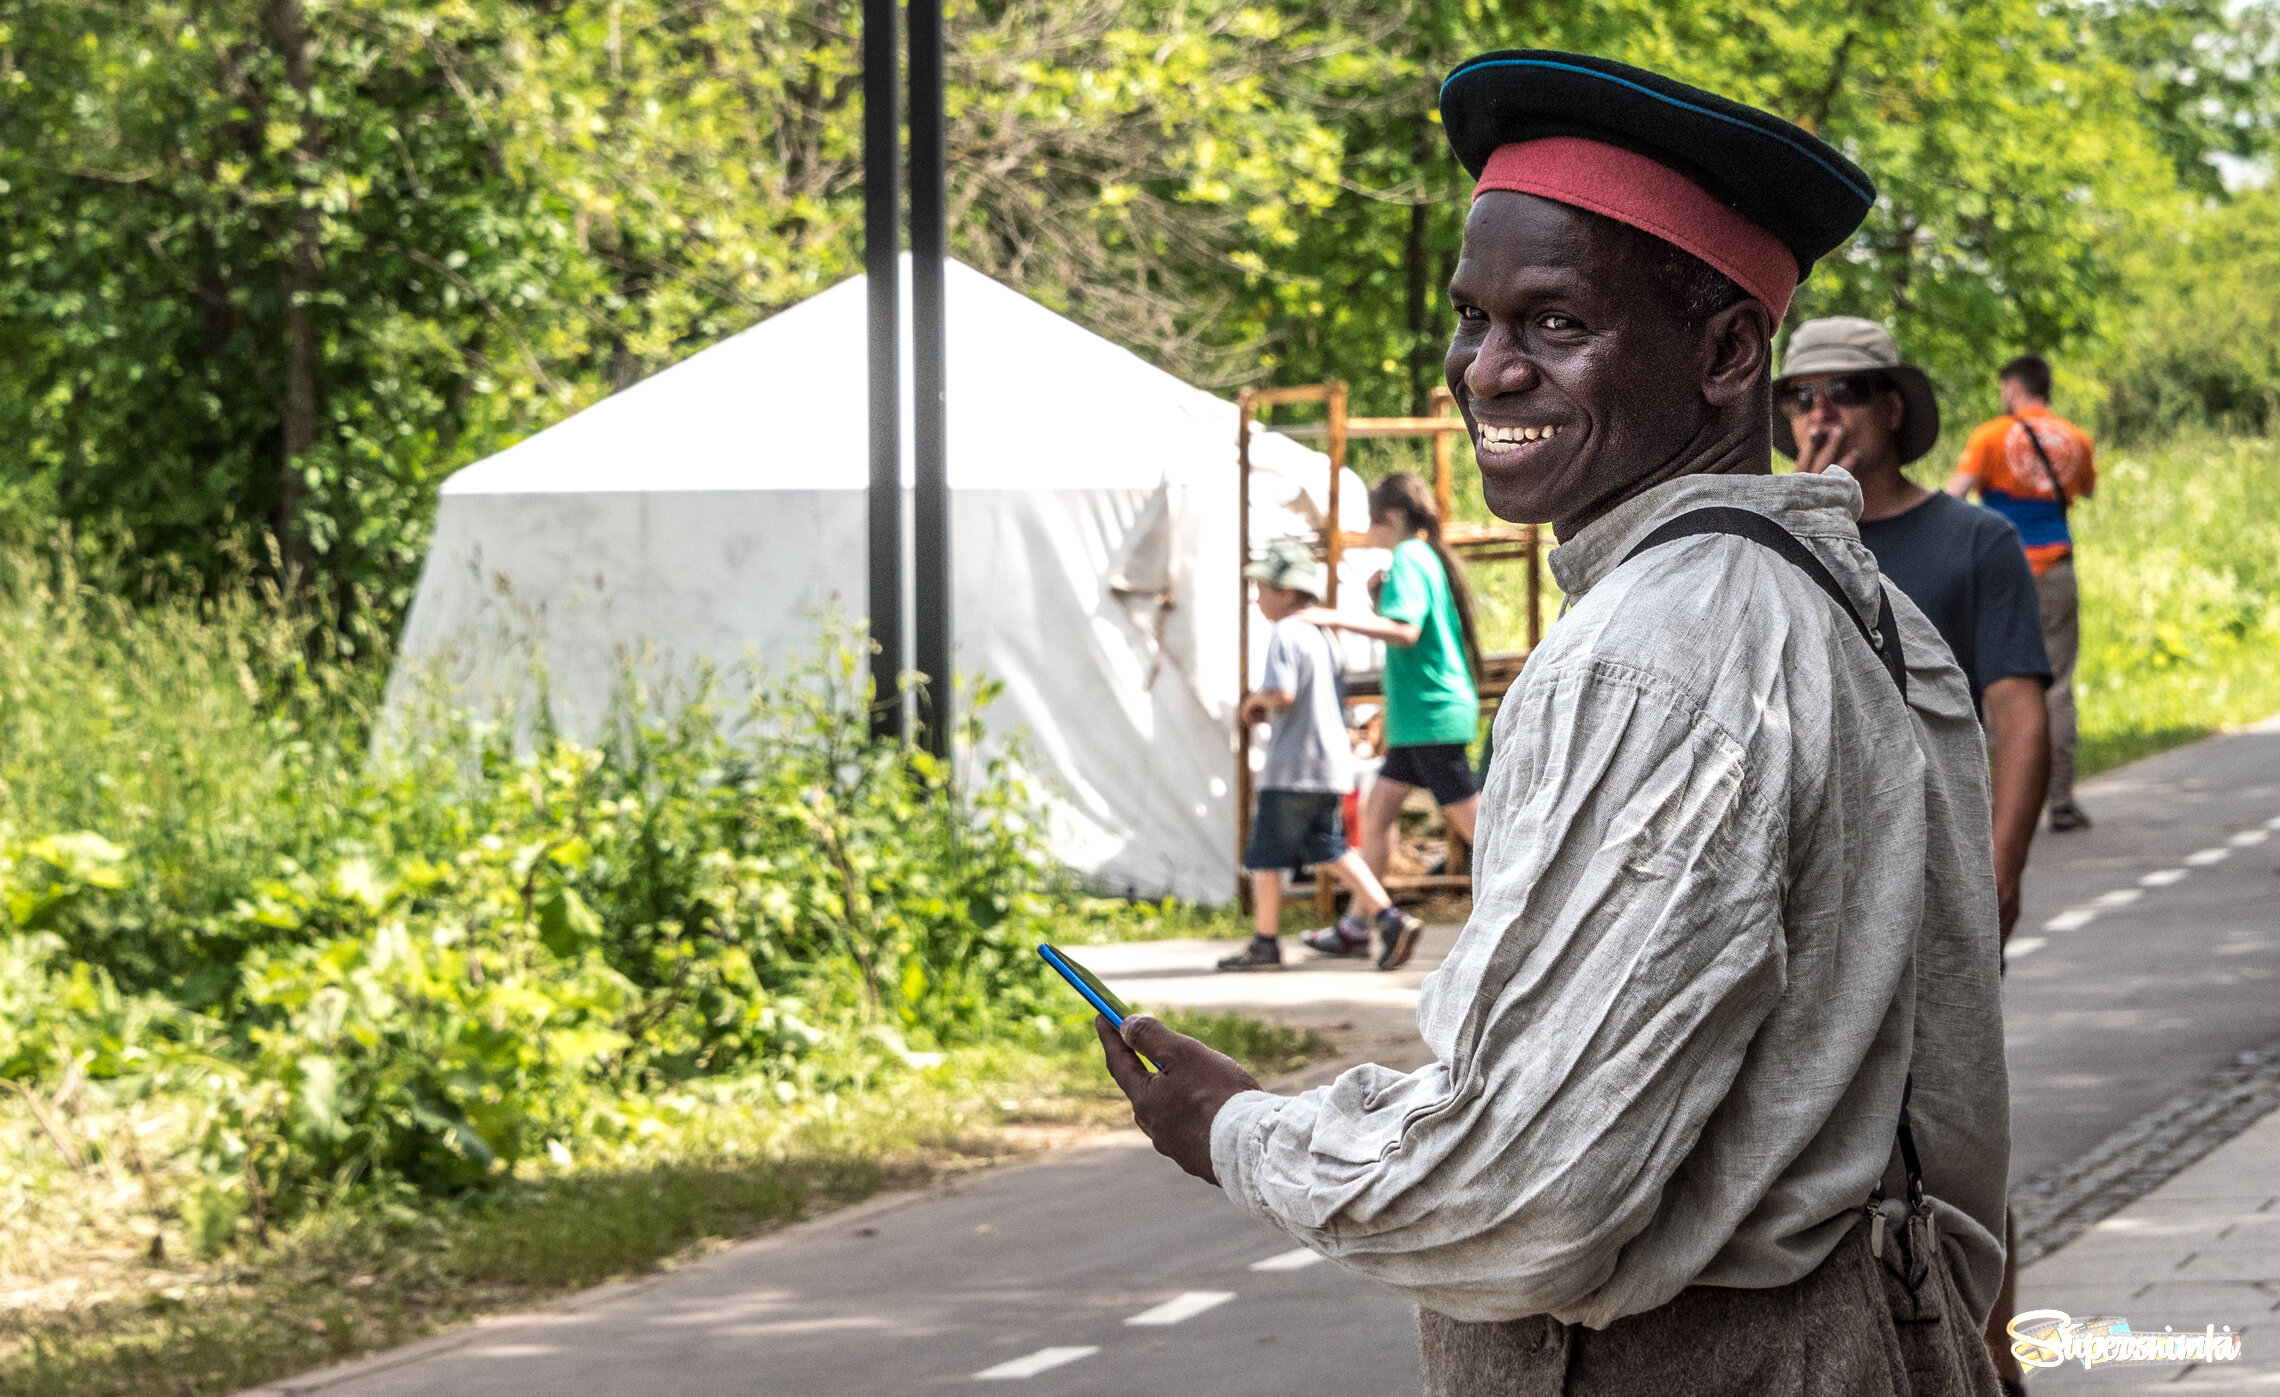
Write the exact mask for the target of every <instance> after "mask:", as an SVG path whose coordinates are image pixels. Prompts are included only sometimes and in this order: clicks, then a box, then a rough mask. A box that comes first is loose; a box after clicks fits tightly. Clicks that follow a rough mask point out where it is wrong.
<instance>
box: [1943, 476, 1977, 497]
mask: <svg viewBox="0 0 2280 1397" xmlns="http://www.w3.org/2000/svg"><path fill="white" fill-rule="evenodd" d="M1978 488H1979V477H1978V476H1976V475H1973V474H1972V473H1971V472H1969V471H1957V472H1956V473H1955V474H1954V475H1951V476H1949V477H1948V483H1947V492H1948V493H1949V494H1951V495H1953V496H1955V497H1956V498H1957V499H1959V500H1964V499H1969V498H1971V492H1972V491H1974V490H1976V489H1978Z"/></svg>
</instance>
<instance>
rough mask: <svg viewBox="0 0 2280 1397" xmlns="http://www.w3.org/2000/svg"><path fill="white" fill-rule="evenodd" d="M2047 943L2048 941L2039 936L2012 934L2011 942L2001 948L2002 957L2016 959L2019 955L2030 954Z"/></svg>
mask: <svg viewBox="0 0 2280 1397" xmlns="http://www.w3.org/2000/svg"><path fill="white" fill-rule="evenodd" d="M2049 944H2050V942H2049V941H2047V940H2045V939H2044V938H2042V937H2040V936H2014V937H2012V938H2011V944H2010V945H2008V946H2005V947H2004V948H2003V958H2004V959H2005V960H2017V959H2018V958H2019V957H2021V956H2031V955H2033V954H2034V953H2035V952H2037V951H2039V950H2041V949H2042V948H2043V947H2045V946H2048V945H2049Z"/></svg>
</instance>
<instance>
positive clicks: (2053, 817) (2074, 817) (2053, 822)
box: [2050, 801, 2090, 834]
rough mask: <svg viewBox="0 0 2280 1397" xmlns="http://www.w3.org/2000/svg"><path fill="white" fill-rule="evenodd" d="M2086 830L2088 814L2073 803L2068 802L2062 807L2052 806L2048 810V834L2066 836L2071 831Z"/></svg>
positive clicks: (2088, 825) (2088, 819)
mask: <svg viewBox="0 0 2280 1397" xmlns="http://www.w3.org/2000/svg"><path fill="white" fill-rule="evenodd" d="M2088 828H2090V812H2089V811H2087V810H2084V809H2083V808H2082V807H2081V806H2079V805H2076V804H2075V803H2074V802H2073V801H2068V802H2067V803H2066V804H2064V805H2054V806H2052V807H2051V808H2050V832H2051V833H2052V834H2066V833H2068V832H2070V831H2072V830H2078V829H2088Z"/></svg>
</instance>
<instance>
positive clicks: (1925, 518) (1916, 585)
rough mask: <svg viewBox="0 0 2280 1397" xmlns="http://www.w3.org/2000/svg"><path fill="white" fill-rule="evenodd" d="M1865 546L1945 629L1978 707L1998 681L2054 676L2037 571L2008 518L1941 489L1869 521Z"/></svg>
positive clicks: (1864, 533) (1863, 535)
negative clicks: (1907, 507) (1897, 511)
mask: <svg viewBox="0 0 2280 1397" xmlns="http://www.w3.org/2000/svg"><path fill="white" fill-rule="evenodd" d="M1860 541H1861V542H1862V543H1865V544H1867V545H1868V551H1869V552H1871V553H1874V554H1875V555H1876V565H1877V567H1879V568H1880V569H1882V570H1883V572H1884V575H1885V576H1886V577H1889V578H1891V579H1892V580H1893V581H1894V582H1896V583H1898V584H1899V585H1900V590H1901V591H1903V592H1906V593H1907V594H1908V597H1909V600H1911V601H1913V602H1915V603H1916V605H1917V607H1918V608H1919V609H1920V610H1922V612H1923V613H1924V615H1926V616H1928V617H1930V618H1931V622H1932V624H1933V625H1934V626H1937V627H1939V632H1940V635H1941V636H1942V637H1944V638H1945V639H1946V641H1947V643H1948V649H1950V650H1952V651H1954V652H1955V662H1956V663H1957V664H1959V665H1961V666H1963V677H1964V678H1965V679H1968V680H1970V681H1971V701H1972V702H1973V703H1977V702H1979V698H1980V695H1982V694H1984V693H1986V692H1987V686H1988V685H1990V684H1992V683H1994V682H1995V681H1996V680H1998V679H2009V678H2011V677H2012V676H2013V675H2019V674H2033V675H2040V676H2041V677H2042V678H2044V679H2046V680H2047V679H2049V678H2050V656H2049V655H2048V653H2046V652H2045V651H2044V649H2043V633H2042V612H2041V610H2040V608H2039V607H2038V605H2037V603H2036V601H2035V575H2034V571H2033V569H2031V568H2029V567H2028V566H2027V554H2026V550H2025V549H2024V548H2022V547H2021V546H2020V544H2019V531H2018V530H2017V529H2014V528H2012V527H2011V523H2010V521H2009V520H2007V519H2005V518H2004V517H2003V516H2002V515H2000V514H1997V513H1996V512H1995V511H1993V510H1991V509H1981V508H1980V507H1979V506H1978V505H1975V504H1966V503H1965V502H1963V501H1962V500H1959V499H1957V498H1956V497H1955V496H1953V495H1949V494H1946V493H1944V492H1942V491H1938V490H1934V491H1933V492H1932V497H1931V498H1930V499H1928V500H1926V501H1924V502H1923V503H1922V504H1920V505H1917V506H1916V507H1915V508H1914V509H1911V510H1908V511H1906V512H1904V513H1901V514H1895V515H1893V516H1892V517H1891V518H1889V519H1877V520H1873V521H1872V520H1866V519H1864V520H1862V521H1861V525H1860Z"/></svg>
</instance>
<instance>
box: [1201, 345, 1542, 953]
mask: <svg viewBox="0 0 2280 1397" xmlns="http://www.w3.org/2000/svg"><path fill="white" fill-rule="evenodd" d="M1432 403H1433V407H1434V410H1435V415H1433V416H1431V417H1348V416H1347V415H1346V385H1345V384H1343V383H1315V384H1307V385H1305V386H1303V387H1295V388H1247V389H1244V390H1243V391H1242V392H1241V393H1239V394H1237V395H1236V399H1235V405H1236V409H1237V414H1238V425H1237V428H1236V437H1235V457H1236V461H1237V463H1238V467H1239V469H1240V471H1241V480H1240V486H1241V488H1240V489H1239V491H1238V493H1237V496H1236V498H1237V499H1238V500H1239V501H1240V503H1239V505H1238V522H1237V529H1236V536H1237V540H1238V541H1237V544H1236V547H1237V549H1238V554H1239V566H1238V567H1237V571H1236V584H1235V586H1236V596H1235V605H1236V615H1237V617H1238V618H1239V620H1238V623H1237V626H1236V645H1237V646H1238V651H1237V660H1236V663H1237V669H1236V674H1237V675H1238V676H1240V677H1239V678H1238V680H1237V687H1238V689H1239V691H1240V696H1241V697H1242V698H1249V697H1250V692H1251V689H1250V684H1251V586H1250V583H1249V581H1248V580H1247V579H1245V578H1244V577H1243V576H1242V567H1243V566H1247V565H1248V564H1249V563H1250V561H1251V430H1252V427H1253V425H1254V424H1255V423H1257V422H1258V420H1259V417H1260V415H1261V414H1262V413H1265V412H1269V411H1272V410H1273V409H1274V408H1277V407H1282V406H1286V405H1296V404H1320V405H1321V406H1322V407H1323V409H1324V420H1322V421H1320V422H1307V423H1293V424H1291V425H1289V426H1278V427H1275V428H1273V430H1274V431H1277V432H1279V433H1281V434H1282V435H1284V436H1286V437H1294V438H1297V439H1300V440H1308V441H1311V440H1319V441H1321V442H1322V443H1323V451H1324V453H1325V454H1326V455H1328V456H1329V458H1330V490H1329V500H1328V509H1327V511H1326V525H1325V527H1324V528H1323V529H1322V530H1321V531H1320V532H1318V533H1317V534H1316V536H1315V538H1314V547H1315V549H1316V551H1318V552H1320V553H1321V554H1322V555H1323V556H1324V558H1325V560H1326V561H1327V562H1328V564H1329V568H1330V582H1329V589H1328V594H1327V595H1326V596H1324V598H1323V604H1324V605H1326V606H1332V607H1335V606H1336V605H1337V604H1338V563H1339V560H1340V558H1342V557H1343V556H1344V554H1345V551H1346V550H1347V549H1349V548H1360V547H1366V546H1367V536H1366V535H1363V534H1356V533H1349V532H1346V531H1344V530H1342V529H1340V528H1339V527H1338V523H1339V519H1340V515H1339V509H1338V506H1339V498H1338V497H1339V491H1340V485H1341V478H1342V477H1343V476H1344V475H1345V470H1346V443H1347V442H1348V441H1349V440H1351V439H1353V438H1355V437H1397V438H1398V437H1409V438H1414V437H1430V438H1432V441H1433V493H1434V497H1435V499H1436V500H1437V502H1438V503H1439V505H1440V510H1441V519H1442V521H1443V523H1442V527H1441V540H1442V542H1443V543H1445V544H1447V545H1448V548H1449V551H1450V552H1452V553H1454V554H1456V555H1457V556H1458V557H1459V558H1461V559H1463V560H1464V561H1465V562H1466V563H1513V562H1520V563H1525V564H1526V565H1527V568H1528V576H1527V583H1528V622H1527V631H1526V634H1527V640H1528V647H1527V649H1525V650H1517V651H1513V650H1507V651H1498V652H1491V653H1487V654H1483V655H1482V656H1481V670H1482V674H1481V682H1480V686H1479V688H1480V702H1481V708H1482V711H1483V712H1493V711H1494V709H1495V707H1496V704H1497V703H1498V702H1499V701H1501V700H1502V699H1503V697H1504V695H1505V693H1506V692H1507V691H1508V690H1510V689H1511V687H1512V683H1513V681H1514V680H1515V679H1517V678H1518V677H1519V675H1520V667H1521V666H1522V665H1523V664H1525V663H1527V660H1528V655H1529V652H1530V651H1533V650H1534V649H1535V648H1536V645H1537V643H1538V642H1539V641H1541V640H1542V639H1543V620H1542V616H1543V607H1542V601H1543V569H1542V567H1541V563H1540V557H1539V555H1540V553H1541V542H1542V541H1541V537H1540V535H1539V534H1538V532H1537V526H1536V525H1534V524H1459V523H1451V522H1448V521H1449V514H1450V506H1451V503H1452V500H1453V490H1452V481H1451V468H1452V462H1451V457H1452V456H1453V454H1454V450H1455V445H1456V438H1457V437H1458V436H1460V435H1462V434H1463V433H1464V431H1465V430H1466V429H1465V423H1464V419H1463V418H1462V417H1460V416H1458V415H1457V412H1456V400H1455V399H1454V397H1452V396H1451V394H1450V393H1449V390H1447V389H1446V388H1436V389H1435V390H1433V395H1432ZM1382 679H1383V676H1382V675H1379V674H1372V673H1363V674H1351V675H1348V676H1346V700H1347V702H1348V703H1349V704H1350V703H1353V702H1354V701H1356V700H1359V699H1374V698H1382V697H1383V695H1384V692H1385V690H1384V686H1383V682H1382ZM1237 711H1238V713H1240V711H1241V705H1240V703H1238V705H1237ZM1235 730H1236V743H1235V748H1236V751H1235V858H1236V863H1237V866H1238V867H1240V866H1241V863H1242V857H1243V847H1244V845H1245V844H1246V843H1248V842H1249V840H1250V835H1251V805H1252V797H1253V794H1254V792H1253V788H1252V786H1253V783H1252V779H1251V725H1250V724H1248V723H1246V722H1243V721H1242V720H1241V718H1240V717H1238V718H1237V720H1236V723H1235ZM1468 852H1469V851H1468V850H1467V849H1466V847H1465V845H1464V841H1463V840H1462V839H1461V838H1460V837H1459V836H1458V835H1457V834H1456V832H1455V831H1454V830H1451V831H1450V832H1449V848H1448V856H1447V858H1446V859H1445V861H1444V867H1445V868H1446V869H1447V870H1448V871H1446V872H1444V873H1440V874H1428V875H1409V876H1402V877H1389V878H1387V879H1385V880H1384V881H1385V886H1386V890H1387V891H1388V892H1426V891H1439V890H1448V891H1459V890H1461V891H1467V892H1469V891H1470V890H1471V888H1472V878H1471V875H1470V874H1468V873H1464V872H1461V871H1460V870H1462V869H1464V868H1465V866H1466V861H1467V854H1468ZM1242 896H1243V900H1244V903H1245V905H1248V904H1249V901H1250V888H1249V886H1248V884H1245V885H1244V886H1243V891H1242ZM1333 896H1334V892H1333V889H1332V885H1331V880H1330V879H1328V878H1324V877H1317V878H1316V879H1315V880H1314V903H1315V908H1316V910H1317V912H1318V913H1319V914H1320V915H1321V916H1322V917H1323V918H1324V919H1325V920H1327V919H1328V917H1329V915H1330V912H1331V910H1332V907H1333V905H1334V904H1333V902H1332V898H1333Z"/></svg>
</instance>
